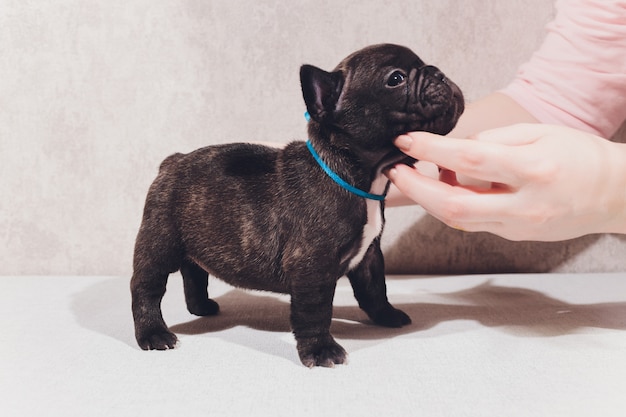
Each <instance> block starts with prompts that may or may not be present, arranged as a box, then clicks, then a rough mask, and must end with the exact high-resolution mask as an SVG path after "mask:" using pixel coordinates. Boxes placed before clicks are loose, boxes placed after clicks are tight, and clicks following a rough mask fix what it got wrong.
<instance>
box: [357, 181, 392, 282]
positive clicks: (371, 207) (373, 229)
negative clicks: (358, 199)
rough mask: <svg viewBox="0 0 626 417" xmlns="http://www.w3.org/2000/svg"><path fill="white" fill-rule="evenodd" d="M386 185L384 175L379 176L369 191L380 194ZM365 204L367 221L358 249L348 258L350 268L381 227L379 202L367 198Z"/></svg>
mask: <svg viewBox="0 0 626 417" xmlns="http://www.w3.org/2000/svg"><path fill="white" fill-rule="evenodd" d="M386 186H387V179H386V178H385V177H384V176H381V177H380V178H377V179H376V180H375V181H374V182H373V183H372V188H371V190H370V192H371V193H373V194H382V193H383V192H384V190H385V187H386ZM365 204H366V210H367V222H366V223H365V225H364V226H363V232H362V236H361V246H360V247H359V250H358V252H357V254H356V255H355V256H354V258H352V259H351V260H350V266H349V268H350V269H354V268H356V267H357V266H358V265H359V264H360V263H361V261H362V260H363V257H364V256H365V253H366V252H367V249H368V248H369V247H370V245H371V244H372V242H373V241H374V239H376V238H377V237H378V235H380V233H381V231H382V229H383V215H382V208H381V203H380V202H379V201H375V200H367V201H366V203H365Z"/></svg>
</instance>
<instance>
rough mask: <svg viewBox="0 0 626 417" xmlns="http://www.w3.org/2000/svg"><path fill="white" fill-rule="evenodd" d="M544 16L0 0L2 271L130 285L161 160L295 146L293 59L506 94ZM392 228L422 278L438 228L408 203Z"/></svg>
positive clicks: (510, 7)
mask: <svg viewBox="0 0 626 417" xmlns="http://www.w3.org/2000/svg"><path fill="white" fill-rule="evenodd" d="M552 13H553V5H552V1H550V0H510V1H506V2H505V1H501V0H472V1H454V0H436V1H435V0H429V1H427V0H422V1H415V0H414V1H408V2H397V1H368V0H366V1H363V0H358V1H357V0H349V1H330V0H316V1H313V0H292V1H289V2H287V1H272V0H254V1H252V0H232V1H221V0H220V1H217V0H213V1H211V0H207V1H201V0H157V1H154V0H89V1H85V0H49V1H39V0H37V1H28V0H18V1H15V0H0V196H2V198H1V199H0V261H1V262H0V274H5V275H6V274H107V275H110V274H126V275H127V274H129V273H130V271H131V259H132V248H133V243H134V237H135V234H136V232H137V228H138V226H139V221H140V217H141V210H142V207H143V200H144V198H145V194H146V191H147V189H148V186H149V184H150V182H151V181H152V179H153V178H154V176H155V174H156V171H157V167H158V165H159V163H160V161H161V160H162V159H163V158H164V157H165V156H167V155H168V154H170V153H173V152H186V151H190V150H192V149H195V148H198V147H201V146H204V145H207V144H213V143H221V142H230V141H243V140H265V141H277V142H286V141H289V140H292V139H305V138H306V137H305V135H306V134H305V123H304V120H303V117H302V113H303V111H304V106H303V104H302V99H301V93H300V87H299V82H298V69H299V66H300V65H301V64H303V63H311V64H315V65H318V66H320V67H323V68H326V69H331V68H332V67H334V66H335V65H336V64H337V63H338V62H339V60H341V59H342V58H343V57H344V56H346V55H347V54H349V53H351V52H352V51H354V50H356V49H359V48H361V47H363V46H365V45H368V44H372V43H379V42H394V43H401V44H404V45H406V46H409V47H410V48H412V49H414V50H415V51H416V52H417V53H418V54H419V55H421V56H422V58H423V59H424V60H426V61H428V62H430V63H433V64H435V65H437V66H439V67H440V68H442V69H443V70H444V71H445V72H446V73H447V74H448V75H449V76H450V78H452V79H454V80H455V81H456V82H457V83H458V84H459V85H460V86H461V88H462V89H463V90H464V92H465V94H466V97H467V99H468V100H469V101H471V100H474V99H476V98H479V97H480V96H482V95H484V94H487V93H489V92H490V91H492V90H494V89H497V88H499V87H502V86H504V85H505V84H506V83H507V82H508V80H509V79H510V78H511V77H512V75H513V74H514V72H515V69H516V68H517V66H518V65H519V64H520V63H522V62H523V61H525V60H526V59H527V58H528V57H529V56H530V54H531V53H532V51H533V50H534V49H535V48H536V47H537V46H538V45H539V43H540V42H541V39H542V37H543V28H544V25H545V23H546V22H547V21H548V20H549V19H550V17H551V16H552ZM387 217H388V219H389V223H388V231H389V233H388V236H387V237H386V238H385V250H386V252H388V264H389V266H390V269H391V270H392V271H403V272H412V271H418V272H419V268H420V265H421V266H423V265H425V262H424V259H423V258H422V257H423V256H425V255H428V250H421V249H420V248H419V247H417V246H419V245H420V244H424V242H426V241H425V240H424V239H423V238H421V237H420V233H422V232H423V230H421V228H420V227H418V226H419V225H420V224H422V225H423V227H426V228H428V227H430V229H429V230H431V231H428V232H427V234H428V233H430V234H429V235H428V236H430V237H429V239H435V240H436V235H437V234H438V233H440V232H439V229H438V228H437V227H438V226H437V225H436V224H430V223H432V222H430V221H427V220H424V218H423V217H422V215H421V213H420V211H419V209H418V208H415V207H414V208H409V209H396V210H390V211H388V214H387ZM427 223H428V224H427ZM429 224H430V225H429ZM416 227H417V229H419V230H415V229H416ZM433 230H434V231H435V232H432V231H433ZM432 233H435V235H432ZM443 233H447V231H444V232H443ZM415 236H417V237H415ZM462 241H463V239H461V242H462ZM446 242H447V241H446ZM426 243H428V242H426ZM428 244H429V245H430V244H433V243H432V242H430V243H428ZM411 245H417V246H416V247H413V246H411ZM433 245H434V244H433ZM417 249H420V251H419V252H420V253H421V255H419V256H416V255H415V254H416V250H417ZM422 249H423V248H422ZM455 251H456V252H455ZM451 254H452V255H454V256H462V253H461V255H459V250H458V248H456V249H451V250H450V251H449V252H448V254H447V255H446V251H445V250H443V251H442V252H441V253H440V254H439V255H437V256H440V257H441V259H439V258H437V257H436V256H435V255H433V256H432V262H435V261H436V262H441V263H443V264H449V262H450V258H449V256H451ZM420 256H421V257H420ZM446 256H448V258H446ZM432 262H431V263H432ZM433 265H434V264H433ZM460 265H462V263H461V264H460ZM434 266H436V265H434ZM435 269H436V268H435Z"/></svg>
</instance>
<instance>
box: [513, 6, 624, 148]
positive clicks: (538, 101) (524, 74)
mask: <svg viewBox="0 0 626 417" xmlns="http://www.w3.org/2000/svg"><path fill="white" fill-rule="evenodd" d="M556 8H557V15H556V18H555V20H554V21H552V22H551V23H550V24H549V25H548V26H547V31H548V33H547V35H546V38H545V40H544V43H543V45H542V46H541V47H540V49H539V50H538V51H537V52H535V54H534V55H533V56H532V58H531V59H530V61H529V62H527V63H526V64H524V65H522V66H521V67H520V69H519V71H518V73H517V76H516V78H515V80H513V82H512V83H511V84H510V85H509V86H508V87H506V88H505V89H503V90H502V91H501V92H502V93H504V94H507V95H508V96H510V97H511V98H513V99H514V100H515V101H517V102H518V103H519V104H520V105H521V106H522V107H524V108H525V109H526V110H527V111H529V112H530V113H531V114H532V115H533V116H535V117H536V118H537V119H538V120H539V121H541V122H542V123H550V124H559V125H566V126H570V127H574V128H577V129H581V130H585V131H588V132H592V133H595V134H597V135H600V136H603V137H606V138H608V137H611V136H612V135H613V134H614V133H615V131H616V130H617V129H618V128H619V127H620V125H621V124H622V122H623V121H624V119H626V0H559V1H557V4H556Z"/></svg>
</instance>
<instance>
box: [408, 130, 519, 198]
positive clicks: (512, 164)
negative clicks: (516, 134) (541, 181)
mask: <svg viewBox="0 0 626 417" xmlns="http://www.w3.org/2000/svg"><path fill="white" fill-rule="evenodd" d="M396 146H398V147H399V148H400V150H402V151H403V152H404V153H406V154H408V155H410V156H412V157H414V158H416V159H418V160H426V161H429V162H432V163H435V164H437V165H439V166H440V167H442V168H445V169H448V170H451V171H455V172H456V173H457V174H462V175H464V176H468V177H471V178H475V179H478V180H481V181H488V182H498V183H503V184H508V185H511V186H513V187H515V186H519V185H521V184H522V183H523V178H524V176H523V173H524V167H525V166H526V165H527V164H525V163H524V161H525V158H524V153H523V152H520V149H519V148H518V147H513V146H508V145H503V144H499V143H493V142H488V141H484V142H483V141H478V140H467V139H456V138H448V137H444V136H438V135H433V134H431V133H425V132H411V133H409V134H407V135H403V136H400V137H398V138H397V140H396Z"/></svg>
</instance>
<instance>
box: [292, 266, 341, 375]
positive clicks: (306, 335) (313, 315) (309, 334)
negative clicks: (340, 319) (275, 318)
mask: <svg viewBox="0 0 626 417" xmlns="http://www.w3.org/2000/svg"><path fill="white" fill-rule="evenodd" d="M316 278H317V277H307V279H301V280H298V282H297V283H295V285H293V286H292V293H291V327H292V329H293V334H294V336H295V338H296V343H297V348H298V355H299V356H300V360H301V361H302V363H303V364H304V365H305V366H308V367H309V368H312V367H314V366H325V367H333V366H334V365H335V364H342V363H345V362H346V351H345V350H344V349H343V348H342V347H341V346H340V345H339V344H338V343H337V342H335V339H333V337H332V336H331V334H330V323H331V320H332V314H333V298H334V296H335V287H336V285H337V281H336V280H333V281H332V283H323V284H317V285H316V284H313V283H311V281H314V280H315V279H316Z"/></svg>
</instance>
